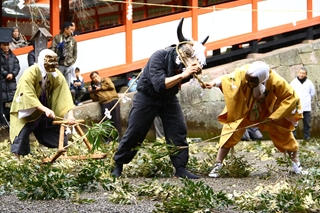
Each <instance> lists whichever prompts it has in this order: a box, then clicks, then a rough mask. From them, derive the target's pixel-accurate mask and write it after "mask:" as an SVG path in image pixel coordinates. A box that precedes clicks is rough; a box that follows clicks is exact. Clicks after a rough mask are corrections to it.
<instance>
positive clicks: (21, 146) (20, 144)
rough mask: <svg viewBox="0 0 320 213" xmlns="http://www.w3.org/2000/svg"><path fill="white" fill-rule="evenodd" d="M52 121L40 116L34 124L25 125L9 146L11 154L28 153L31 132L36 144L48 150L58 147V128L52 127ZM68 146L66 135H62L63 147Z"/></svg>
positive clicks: (57, 126)
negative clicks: (36, 141)
mask: <svg viewBox="0 0 320 213" xmlns="http://www.w3.org/2000/svg"><path fill="white" fill-rule="evenodd" d="M52 121H53V120H52V119H51V118H48V117H46V116H45V115H42V116H41V117H40V118H39V119H38V120H36V121H34V122H29V123H26V125H25V126H24V127H23V128H22V129H21V131H20V133H19V135H18V137H16V138H15V139H14V141H13V144H12V145H11V152H12V153H15V154H19V155H27V154H29V153H30V140H29V135H30V134H31V133H32V132H33V134H34V136H35V137H36V138H37V140H38V142H39V143H40V144H42V145H44V146H46V147H48V148H57V147H58V145H59V135H60V126H59V125H53V124H52ZM67 144H68V138H67V135H66V134H65V135H64V146H66V145H67Z"/></svg>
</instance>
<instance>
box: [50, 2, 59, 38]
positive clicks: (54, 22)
mask: <svg viewBox="0 0 320 213" xmlns="http://www.w3.org/2000/svg"><path fill="white" fill-rule="evenodd" d="M50 33H51V35H52V36H55V35H57V34H59V33H60V10H59V1H56V0H50Z"/></svg>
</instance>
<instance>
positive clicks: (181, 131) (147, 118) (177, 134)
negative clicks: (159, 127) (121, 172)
mask: <svg viewBox="0 0 320 213" xmlns="http://www.w3.org/2000/svg"><path fill="white" fill-rule="evenodd" d="M157 114H158V115H159V116H160V118H161V120H162V123H163V130H164V134H165V138H166V142H167V143H168V144H172V143H173V144H175V145H176V146H188V143H187V140H186V136H187V126H186V122H185V119H184V115H183V112H182V110H181V106H180V103H179V101H178V98H177V97H176V96H174V97H171V98H166V99H164V100H157V99H155V98H152V97H150V96H148V95H146V94H144V93H142V92H137V93H136V94H135V96H134V99H133V105H132V108H131V110H130V113H129V119H128V127H127V130H126V132H125V133H124V136H123V137H122V139H121V141H120V144H119V147H118V151H117V152H116V153H115V155H114V160H115V162H116V163H118V164H127V163H129V162H130V161H131V160H132V159H133V158H134V156H135V155H136V153H137V150H136V149H133V148H135V147H138V146H140V144H142V142H143V141H144V139H145V137H146V135H147V133H148V131H149V129H150V127H151V126H152V123H153V121H154V118H155V117H156V115H157ZM188 158H189V149H188V148H183V149H181V151H180V152H179V153H178V154H176V155H173V156H170V159H171V161H172V164H173V166H174V167H175V168H179V167H185V166H186V165H187V162H188Z"/></svg>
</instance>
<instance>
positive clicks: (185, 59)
mask: <svg viewBox="0 0 320 213" xmlns="http://www.w3.org/2000/svg"><path fill="white" fill-rule="evenodd" d="M182 24H183V18H182V19H181V21H180V23H179V26H178V30H177V33H178V39H179V44H178V45H173V46H170V47H167V48H165V49H161V50H158V51H156V52H155V53H153V54H152V55H151V57H150V59H149V61H148V62H147V64H146V66H145V67H144V69H143V73H142V75H141V77H140V79H139V82H138V85H137V93H136V94H135V96H134V99H133V105H132V108H131V111H130V114H129V119H128V127H127V130H126V132H125V133H124V136H123V137H122V139H121V141H120V144H119V147H118V151H117V152H116V153H115V155H114V160H115V163H116V165H115V166H116V168H115V170H114V171H113V172H112V175H114V176H116V177H119V176H120V175H121V173H122V168H123V164H127V163H129V162H130V161H131V160H132V159H133V157H134V156H135V155H136V153H137V149H134V148H136V147H138V146H139V145H141V143H142V142H143V141H144V139H145V137H146V135H147V133H148V131H149V129H150V127H151V125H152V124H153V121H154V119H155V117H156V116H157V115H159V117H160V118H161V120H162V123H163V130H164V135H165V139H166V142H167V143H168V144H174V145H175V146H178V147H180V146H182V147H184V148H182V149H181V151H179V152H178V153H177V154H175V155H172V156H170V159H171V161H172V164H173V166H174V167H175V170H176V172H175V176H176V177H182V178H190V179H197V178H199V176H197V175H194V174H192V173H190V172H188V171H187V170H186V165H187V163H188V158H189V149H188V148H185V147H187V146H188V143H187V140H186V137H187V126H186V122H185V119H184V115H183V112H182V110H181V106H180V103H179V100H178V98H177V97H176V94H177V93H178V92H179V89H180V86H181V84H182V83H185V82H187V81H189V80H190V79H191V78H192V77H193V76H196V74H197V73H199V72H201V70H202V66H203V65H205V55H204V50H205V48H204V46H203V44H204V43H205V42H206V41H207V39H208V37H207V38H206V39H205V40H204V41H203V42H201V43H199V42H195V41H191V40H188V39H185V38H184V37H183V35H182Z"/></svg>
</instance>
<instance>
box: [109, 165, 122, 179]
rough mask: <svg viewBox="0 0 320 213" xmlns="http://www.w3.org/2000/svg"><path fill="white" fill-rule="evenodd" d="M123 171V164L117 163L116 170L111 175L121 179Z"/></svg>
mask: <svg viewBox="0 0 320 213" xmlns="http://www.w3.org/2000/svg"><path fill="white" fill-rule="evenodd" d="M122 169H123V164H117V163H116V168H115V169H114V170H113V172H112V173H111V175H112V176H114V177H116V178H118V177H120V176H121V173H122Z"/></svg>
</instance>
